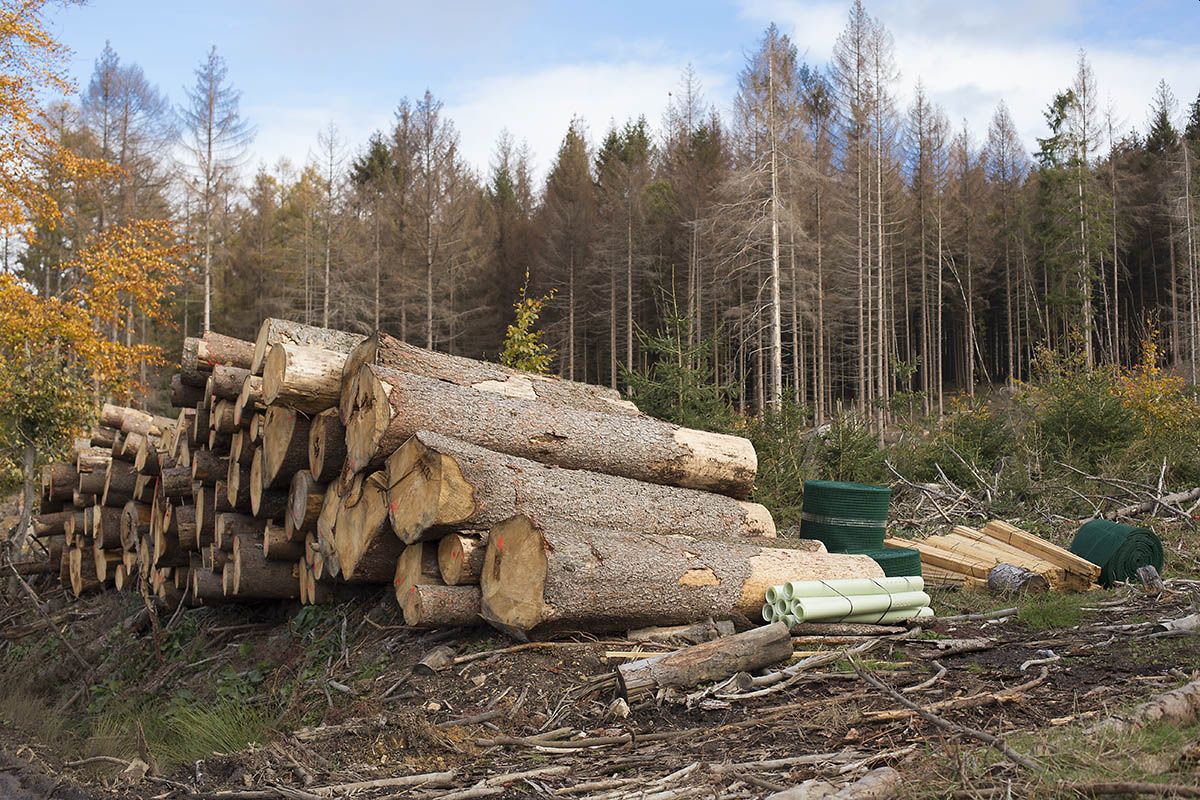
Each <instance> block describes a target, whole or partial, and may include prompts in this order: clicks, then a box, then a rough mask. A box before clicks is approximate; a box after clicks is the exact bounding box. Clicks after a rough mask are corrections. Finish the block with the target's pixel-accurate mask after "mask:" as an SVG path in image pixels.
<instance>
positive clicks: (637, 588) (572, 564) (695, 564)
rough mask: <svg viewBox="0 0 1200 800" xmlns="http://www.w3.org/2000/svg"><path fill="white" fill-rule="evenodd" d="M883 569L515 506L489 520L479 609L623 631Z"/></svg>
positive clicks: (513, 628) (544, 625)
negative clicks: (798, 583)
mask: <svg viewBox="0 0 1200 800" xmlns="http://www.w3.org/2000/svg"><path fill="white" fill-rule="evenodd" d="M768 541H769V540H768ZM882 576H883V570H882V569H880V567H879V565H878V564H876V563H875V561H873V560H872V559H871V558H870V557H868V556H859V555H839V554H830V553H809V552H804V551H800V550H785V549H779V548H767V547H761V546H759V545H757V544H754V543H752V542H748V541H747V542H735V541H711V540H704V539H696V538H694V537H689V536H656V535H650V534H641V533H633V532H630V531H628V530H624V531H613V530H605V529H601V528H594V527H589V526H585V525H580V524H577V523H575V522H573V521H572V522H565V521H562V520H554V519H548V518H543V519H540V520H539V521H538V522H537V523H535V522H533V521H531V520H530V519H529V518H528V517H525V516H516V517H513V518H512V519H509V520H507V521H505V522H502V523H501V524H499V525H497V526H495V527H494V528H492V530H491V532H490V534H489V536H488V547H487V555H486V556H485V558H484V564H483V575H482V578H481V586H482V589H483V615H484V617H485V618H487V620H488V621H489V622H491V623H493V624H494V625H496V627H498V628H500V629H501V630H503V631H506V632H510V633H514V634H516V635H518V636H522V635H524V634H526V633H528V632H530V631H534V630H537V631H544V630H562V629H570V630H586V631H596V632H598V631H607V630H622V631H623V630H629V629H631V628H641V627H646V626H649V625H679V624H684V623H688V622H695V621H696V620H698V619H704V618H706V617H713V618H729V617H736V616H741V617H744V618H746V619H747V620H750V619H755V618H757V617H759V615H760V614H761V611H762V606H763V602H764V598H765V596H766V591H767V589H768V588H770V587H771V586H775V585H778V584H781V583H785V582H787V581H789V580H824V579H828V578H849V577H861V578H877V577H882Z"/></svg>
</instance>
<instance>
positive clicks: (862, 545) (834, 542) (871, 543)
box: [800, 521, 885, 553]
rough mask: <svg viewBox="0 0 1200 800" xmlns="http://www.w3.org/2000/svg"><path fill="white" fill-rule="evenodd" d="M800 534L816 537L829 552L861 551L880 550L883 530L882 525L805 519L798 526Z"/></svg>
mask: <svg viewBox="0 0 1200 800" xmlns="http://www.w3.org/2000/svg"><path fill="white" fill-rule="evenodd" d="M800 533H801V536H802V537H803V538H805V539H816V540H817V541H819V542H823V543H824V544H825V549H826V550H828V551H829V552H831V553H863V552H866V551H868V550H882V549H883V540H884V536H885V530H884V527H883V525H879V526H878V527H873V528H868V527H865V526H858V525H830V524H827V523H823V522H808V521H805V522H804V523H803V524H802V525H801V526H800Z"/></svg>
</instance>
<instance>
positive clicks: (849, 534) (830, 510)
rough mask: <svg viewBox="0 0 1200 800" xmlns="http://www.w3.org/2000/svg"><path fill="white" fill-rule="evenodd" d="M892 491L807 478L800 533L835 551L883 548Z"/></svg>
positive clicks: (846, 551) (864, 485)
mask: <svg viewBox="0 0 1200 800" xmlns="http://www.w3.org/2000/svg"><path fill="white" fill-rule="evenodd" d="M891 497H892V490H891V489H888V488H886V487H883V486H869V485H867V484H864V483H845V482H841V481H805V482H804V511H803V513H802V514H801V520H800V535H801V536H803V537H804V538H806V539H816V540H818V541H820V542H823V543H824V544H825V547H826V549H828V550H829V552H831V553H862V552H866V551H871V550H882V549H883V539H884V535H885V527H886V525H887V517H888V503H889V501H890V500H891Z"/></svg>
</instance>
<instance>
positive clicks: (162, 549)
mask: <svg viewBox="0 0 1200 800" xmlns="http://www.w3.org/2000/svg"><path fill="white" fill-rule="evenodd" d="M182 507H183V506H179V507H175V508H182ZM169 508H171V507H169ZM166 513H167V516H168V519H169V521H170V527H171V528H174V529H175V531H174V532H173V531H171V530H161V529H160V530H158V531H156V532H155V534H154V550H153V552H152V554H151V556H150V565H151V566H153V567H178V566H182V565H183V564H186V563H188V553H187V550H184V549H183V545H182V544H181V543H180V541H179V534H178V530H179V529H180V528H181V527H182V526H181V525H180V524H179V522H180V520H178V519H175V513H174V510H168V511H167V512H166ZM184 522H185V524H191V523H190V521H187V520H185V521H184Z"/></svg>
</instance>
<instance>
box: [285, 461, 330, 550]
mask: <svg viewBox="0 0 1200 800" xmlns="http://www.w3.org/2000/svg"><path fill="white" fill-rule="evenodd" d="M324 505H325V484H323V483H318V482H317V481H315V480H314V479H313V476H312V473H311V472H309V471H308V470H306V469H302V470H300V471H299V472H297V473H296V474H295V475H293V476H292V484H291V486H289V487H288V511H287V519H288V521H289V523H290V525H291V528H292V530H293V531H295V532H297V533H299V534H301V538H303V534H306V533H315V532H316V530H317V518H318V517H320V516H321V508H322V507H323V506H324Z"/></svg>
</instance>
